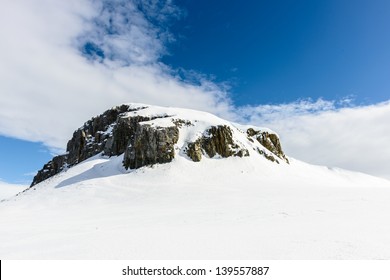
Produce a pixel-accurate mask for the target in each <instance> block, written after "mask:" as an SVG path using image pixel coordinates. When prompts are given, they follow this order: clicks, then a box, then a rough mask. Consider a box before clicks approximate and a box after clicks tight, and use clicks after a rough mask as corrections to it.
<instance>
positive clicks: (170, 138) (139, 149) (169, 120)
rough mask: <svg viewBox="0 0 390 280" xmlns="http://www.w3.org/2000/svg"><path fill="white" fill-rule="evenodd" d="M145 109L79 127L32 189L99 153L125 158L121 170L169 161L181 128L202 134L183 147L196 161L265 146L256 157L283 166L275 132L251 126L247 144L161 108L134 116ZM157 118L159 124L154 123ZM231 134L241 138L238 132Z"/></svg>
mask: <svg viewBox="0 0 390 280" xmlns="http://www.w3.org/2000/svg"><path fill="white" fill-rule="evenodd" d="M144 109H148V107H143V106H141V107H135V106H132V105H121V106H118V107H114V108H112V109H110V110H107V111H105V112H104V113H103V114H101V115H99V116H96V117H94V118H92V119H91V120H89V121H87V122H86V123H84V125H83V126H82V127H80V128H79V129H77V130H76V131H75V132H74V133H73V136H72V138H71V139H70V140H69V142H68V143H67V149H66V154H64V155H60V156H56V157H54V158H53V159H52V160H51V161H49V162H48V163H47V164H45V165H44V166H43V168H42V169H41V170H40V171H38V173H37V175H36V176H35V177H34V180H33V182H32V184H31V186H34V185H36V184H38V183H40V182H42V181H43V180H46V179H48V178H50V177H52V176H54V175H56V174H58V173H59V172H61V171H62V170H64V169H66V168H67V167H72V166H74V165H76V164H78V163H80V162H82V161H84V160H86V159H88V158H90V157H92V156H95V155H97V154H99V153H101V154H103V155H105V156H119V155H122V154H124V158H123V166H124V167H125V168H126V169H128V168H131V169H135V168H139V167H142V166H146V165H153V164H160V163H167V162H171V161H172V160H173V159H174V157H175V148H176V149H177V148H178V147H175V145H176V144H177V143H178V140H179V132H180V130H184V131H183V132H184V135H187V134H188V135H194V134H195V135H196V134H198V133H202V134H201V135H202V136H201V137H199V138H198V139H196V140H195V141H194V142H192V143H188V144H187V145H186V147H185V148H184V151H183V152H184V153H186V154H187V155H188V157H189V158H191V159H192V160H193V161H195V162H198V161H201V159H202V156H208V157H210V158H214V157H217V156H218V157H223V158H227V157H231V156H237V157H244V156H249V152H248V150H247V147H251V148H253V149H254V150H256V147H257V146H258V143H260V144H261V145H262V146H263V147H264V148H261V149H259V148H257V151H258V153H260V154H262V155H263V156H264V157H266V158H267V159H269V160H271V161H274V162H278V163H279V161H278V159H282V160H285V161H286V162H288V160H287V158H286V157H285V155H284V153H283V151H282V148H281V145H280V141H279V138H278V137H277V135H276V134H272V133H268V132H262V131H256V130H254V129H252V128H250V129H248V130H247V131H246V137H247V139H248V140H249V141H250V142H251V145H249V146H248V144H245V145H244V144H243V143H241V142H239V141H237V139H235V137H234V135H233V130H232V128H233V127H230V126H228V125H212V126H210V127H209V128H208V129H206V130H205V131H202V130H203V129H204V128H203V127H204V121H205V120H204V119H202V117H201V122H199V123H198V120H191V121H190V120H188V119H182V118H175V117H173V116H176V115H173V116H172V115H171V116H170V115H168V114H166V113H165V112H164V111H162V110H153V109H152V110H151V112H149V114H148V113H145V112H143V113H142V114H141V113H140V114H138V111H141V110H144ZM130 112H132V113H131V114H130ZM170 112H172V110H170ZM191 114H193V112H191ZM156 119H164V120H159V121H154V120H156ZM206 122H207V119H206ZM198 127H199V128H198ZM199 129H202V130H199ZM234 132H235V134H242V133H244V134H245V132H244V131H241V130H240V129H237V130H234ZM186 133H187V134H186ZM190 137H192V136H190ZM183 140H184V141H186V139H183Z"/></svg>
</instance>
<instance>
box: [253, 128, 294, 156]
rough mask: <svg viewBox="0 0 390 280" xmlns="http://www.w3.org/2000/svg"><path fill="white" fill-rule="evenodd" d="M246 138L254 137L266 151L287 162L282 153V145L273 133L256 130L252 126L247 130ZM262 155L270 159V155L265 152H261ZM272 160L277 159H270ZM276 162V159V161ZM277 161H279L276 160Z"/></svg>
mask: <svg viewBox="0 0 390 280" xmlns="http://www.w3.org/2000/svg"><path fill="white" fill-rule="evenodd" d="M247 135H248V139H251V137H254V138H255V139H256V140H257V141H258V142H259V143H260V144H261V145H263V146H264V147H265V148H266V149H267V150H268V151H270V152H271V153H273V154H274V155H276V156H277V157H279V158H280V159H282V160H284V161H285V162H287V163H289V161H288V159H287V157H286V155H285V154H284V152H283V150H282V146H281V145H280V140H279V137H278V136H277V135H276V134H274V133H269V132H266V131H263V132H261V131H256V130H254V129H253V128H249V129H248V130H247ZM261 154H262V155H264V156H265V157H266V158H267V159H269V160H272V156H270V155H267V156H266V153H264V152H263V153H261ZM272 161H277V160H276V159H275V160H272ZM277 162H278V161H277ZM278 163H279V162H278Z"/></svg>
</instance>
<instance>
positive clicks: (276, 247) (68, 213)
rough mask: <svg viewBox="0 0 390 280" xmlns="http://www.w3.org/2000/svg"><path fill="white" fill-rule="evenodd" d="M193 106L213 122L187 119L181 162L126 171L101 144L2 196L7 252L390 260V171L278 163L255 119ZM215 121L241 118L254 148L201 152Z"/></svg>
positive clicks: (1, 230)
mask: <svg viewBox="0 0 390 280" xmlns="http://www.w3.org/2000/svg"><path fill="white" fill-rule="evenodd" d="M153 110H158V109H155V108H154V109H153ZM170 110H173V111H171V112H170V111H166V110H164V111H165V112H166V113H167V114H169V115H173V114H176V115H177V113H178V112H177V109H170ZM181 112H184V111H181ZM185 114H186V115H185V116H183V115H182V116H180V118H181V119H190V120H191V121H192V122H193V123H195V120H197V123H204V124H202V125H203V126H204V127H200V126H199V127H198V126H196V125H195V126H185V125H184V126H182V127H181V128H180V137H179V140H178V142H177V144H175V157H174V158H173V159H172V162H169V163H165V164H154V165H152V166H149V165H148V166H143V167H141V168H138V169H128V170H126V169H125V168H124V166H123V163H122V161H123V157H124V155H123V154H122V155H119V156H112V157H108V156H104V155H102V154H101V153H100V154H97V155H95V156H93V157H92V158H89V159H87V160H85V161H83V162H81V163H79V164H77V165H74V166H73V167H71V168H69V169H65V170H64V171H62V172H60V173H59V174H57V175H55V176H53V177H51V178H49V179H47V180H45V181H43V182H41V183H39V184H37V185H35V186H33V187H32V188H31V189H30V190H29V191H26V192H24V193H22V194H20V195H18V196H17V197H14V198H12V199H10V200H8V201H4V202H1V203H0V258H1V259H14V258H15V259H20V258H39V259H42V258H43V259H86V258H88V259H160V258H162V259H361V258H364V259H366V258H370V259H389V258H390V235H389V234H388V233H389V232H390V223H389V222H388V221H389V220H390V203H388V202H389V200H390V182H389V181H387V180H384V179H379V178H375V177H372V176H368V175H364V174H360V173H354V172H349V171H345V170H340V169H331V168H327V167H320V166H313V165H309V164H306V163H303V162H301V161H298V160H295V159H291V158H289V163H287V162H286V161H283V160H279V164H278V163H276V162H274V161H271V160H268V159H267V158H266V157H264V156H263V154H262V153H259V152H258V151H257V149H256V147H259V148H261V149H263V148H264V147H260V146H256V147H255V146H253V145H258V144H257V143H255V141H253V142H252V141H250V140H248V137H247V136H245V137H244V136H243V135H245V134H240V133H241V132H240V131H244V132H245V131H246V130H247V129H248V127H239V126H238V125H236V124H231V123H229V122H226V121H223V123H220V122H221V120H220V119H219V118H217V117H214V116H211V115H208V114H205V113H199V112H192V114H194V115H191V116H188V113H187V112H185ZM202 116H204V119H203V120H201V118H202ZM161 120H163V122H164V121H167V120H169V119H168V118H163V119H161ZM157 121H160V120H157ZM157 121H156V120H155V122H154V124H156V122H157ZM161 124H162V123H161V122H160V123H159V125H161ZM210 124H211V125H227V126H229V127H232V130H233V131H235V132H233V135H234V136H235V137H234V139H235V141H236V142H239V144H240V145H241V146H242V147H243V148H246V149H248V151H249V153H250V155H249V156H243V157H239V156H231V157H227V158H221V157H220V156H215V157H213V158H210V157H208V156H207V155H203V157H202V160H201V161H200V162H194V161H193V160H191V158H189V157H188V156H187V155H186V153H184V152H183V151H184V150H182V148H183V146H186V145H187V144H186V141H188V139H189V137H192V136H194V135H196V133H197V131H198V129H199V131H204V130H205V129H207V128H208V127H209V126H210ZM235 129H237V130H235ZM236 134H237V135H238V136H237V135H236ZM236 136H237V137H236ZM194 139H196V137H195V136H194V137H193V138H191V140H194ZM253 148H255V149H253ZM274 156H275V157H276V155H274Z"/></svg>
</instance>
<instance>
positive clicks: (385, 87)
mask: <svg viewBox="0 0 390 280" xmlns="http://www.w3.org/2000/svg"><path fill="white" fill-rule="evenodd" d="M177 3H179V4H181V5H183V6H184V7H186V10H187V16H186V17H184V18H183V19H182V20H180V21H177V22H176V24H175V25H174V26H173V28H172V30H173V31H174V33H175V34H177V35H178V36H177V37H178V41H177V42H176V43H175V44H173V45H172V46H171V48H170V51H171V56H166V57H164V58H163V59H162V60H163V61H164V62H166V63H168V64H170V65H173V66H174V67H183V68H186V69H194V70H197V71H199V72H202V73H207V74H210V75H214V76H215V77H216V80H217V81H220V82H222V81H227V82H229V83H231V85H232V88H231V94H232V97H233V100H234V102H235V104H238V105H243V104H248V103H249V104H258V103H260V104H261V103H270V102H271V103H282V102H290V101H294V100H297V99H300V98H308V97H311V98H314V99H316V98H319V97H323V98H327V99H340V98H343V97H345V96H353V97H355V99H356V101H357V102H359V103H360V102H363V103H374V102H379V101H384V100H387V99H388V97H389V89H390V85H389V73H390V63H389V62H390V52H389V49H390V35H389V32H388V28H387V27H388V26H390V2H389V1H340V0H338V1H336V0H327V1H289V0H287V1H286V0H284V1H245V2H242V1H222V0H220V1H205V0H200V1H189V0H187V1H178V2H177Z"/></svg>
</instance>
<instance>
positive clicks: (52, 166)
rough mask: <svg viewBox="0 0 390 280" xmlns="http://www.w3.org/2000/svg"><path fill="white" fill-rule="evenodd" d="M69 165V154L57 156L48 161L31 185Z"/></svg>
mask: <svg viewBox="0 0 390 280" xmlns="http://www.w3.org/2000/svg"><path fill="white" fill-rule="evenodd" d="M66 167H67V155H60V156H55V157H54V158H53V159H52V160H51V161H49V162H48V163H46V164H45V165H44V166H43V168H42V169H41V170H39V171H38V173H37V175H35V177H34V180H33V182H32V184H31V186H34V185H35V184H37V183H39V182H42V181H44V180H46V179H48V178H50V177H52V176H54V175H56V174H57V173H59V172H60V171H62V170H63V169H65V168H66Z"/></svg>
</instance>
